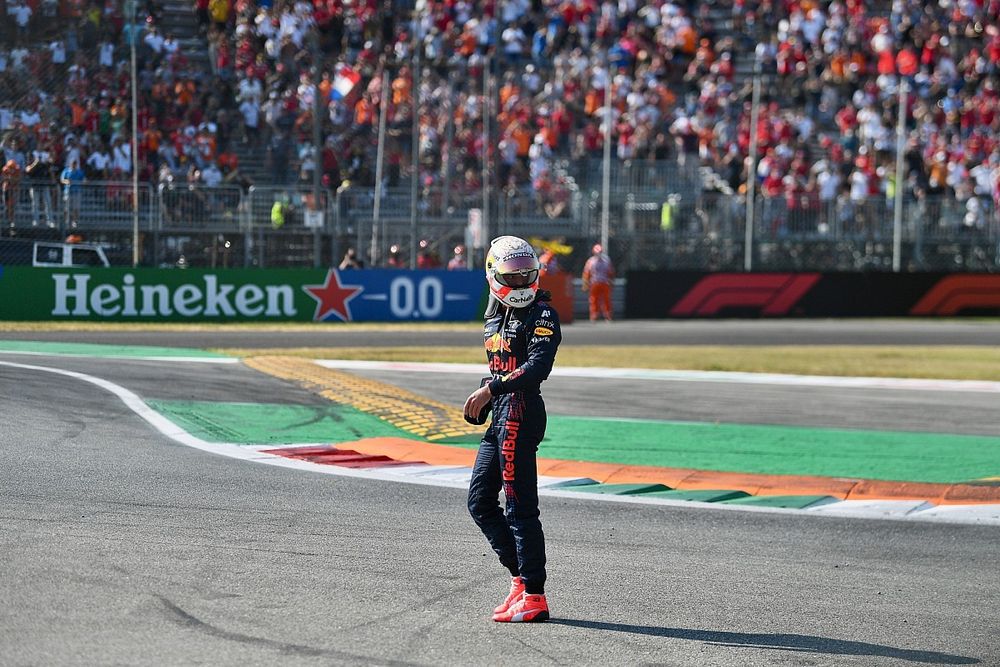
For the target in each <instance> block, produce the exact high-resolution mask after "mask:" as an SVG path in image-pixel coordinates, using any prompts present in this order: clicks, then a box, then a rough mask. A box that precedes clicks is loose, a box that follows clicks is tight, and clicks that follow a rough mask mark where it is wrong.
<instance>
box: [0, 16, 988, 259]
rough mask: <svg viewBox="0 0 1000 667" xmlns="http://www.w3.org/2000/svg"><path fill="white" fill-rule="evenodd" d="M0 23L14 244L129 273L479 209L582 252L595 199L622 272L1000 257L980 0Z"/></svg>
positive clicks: (415, 234)
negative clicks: (134, 266) (83, 244)
mask: <svg viewBox="0 0 1000 667" xmlns="http://www.w3.org/2000/svg"><path fill="white" fill-rule="evenodd" d="M0 11H3V12H4V14H5V20H4V21H3V22H0V25H2V28H0V29H2V34H0V132H2V144H0V151H2V160H3V165H4V167H3V177H2V178H3V192H2V194H3V207H2V212H3V221H2V224H3V230H4V235H5V236H8V237H20V238H55V237H64V236H66V235H68V234H69V233H70V232H74V233H79V234H83V235H84V236H86V237H87V239H88V240H92V241H102V242H105V243H107V244H108V245H109V249H110V250H111V253H110V256H112V257H115V258H118V259H119V260H120V261H125V260H126V259H127V258H129V257H131V253H132V249H131V244H132V236H131V230H132V228H133V225H136V224H137V225H138V227H139V230H140V231H141V237H140V243H141V247H142V252H141V261H142V263H144V264H155V265H160V264H172V263H174V262H176V261H178V260H179V259H180V258H181V256H183V258H184V261H185V263H188V264H189V265H212V266H216V265H222V264H225V265H235V266H243V265H248V266H288V265H305V266H310V265H314V264H317V263H319V264H324V265H330V264H334V263H336V262H335V261H334V259H335V258H339V255H340V254H341V249H342V248H344V247H346V246H349V245H350V246H356V247H359V248H363V249H365V253H364V254H366V255H368V259H369V260H371V261H372V263H373V264H375V265H378V264H381V263H382V262H384V261H385V259H386V258H387V257H388V248H389V246H390V245H399V246H401V247H402V248H404V249H406V248H415V247H416V241H417V239H418V238H421V239H428V240H430V242H431V245H432V247H434V248H436V249H437V250H438V251H439V252H440V254H441V255H442V257H443V256H445V255H446V254H447V249H449V248H451V247H452V246H453V245H454V244H455V243H457V242H461V241H463V240H464V238H465V228H466V225H467V222H468V220H469V219H470V211H475V210H481V211H482V212H483V217H484V218H485V219H486V221H487V222H488V224H489V228H490V232H491V233H505V232H514V233H521V234H524V235H533V236H542V237H562V238H565V239H566V240H567V241H568V242H569V243H570V244H571V245H575V246H576V247H578V248H579V249H580V251H579V253H578V254H579V257H576V256H574V257H573V258H571V259H569V260H568V261H567V262H566V264H567V265H568V266H570V267H574V266H575V265H577V264H579V263H581V262H582V260H583V259H584V258H585V252H584V249H585V248H587V247H589V245H588V241H589V240H592V239H595V238H599V237H600V236H601V234H602V232H604V231H605V230H604V229H602V223H603V222H604V220H603V219H602V217H603V216H602V211H603V210H604V208H605V201H604V198H605V197H607V210H608V212H609V216H608V221H607V224H608V227H607V229H606V233H607V234H608V235H609V240H610V242H609V247H610V249H611V253H612V255H613V257H615V259H616V261H617V263H618V265H619V266H620V267H622V268H625V269H627V268H664V267H671V268H697V269H739V268H743V267H744V263H745V260H746V259H747V253H746V252H745V243H746V239H747V234H746V225H747V222H748V221H750V222H751V224H752V225H753V227H752V238H753V248H752V251H753V252H752V253H750V256H749V257H750V259H751V260H752V266H753V268H754V269H759V270H768V269H828V270H840V269H844V270H855V269H864V270H867V269H871V270H890V269H891V268H892V267H893V252H894V247H893V241H894V235H897V236H895V238H898V240H899V241H900V246H899V256H898V257H897V259H898V260H899V265H900V268H902V269H903V270H930V269H933V270H995V269H996V268H997V265H998V257H1000V250H998V246H1000V215H998V202H1000V144H998V139H997V137H1000V69H998V68H1000V27H998V26H1000V0H963V1H959V2H955V1H952V0H943V1H942V2H938V3H934V4H930V3H925V2H920V1H917V0H893V1H892V2H888V1H880V0H876V1H869V2H862V1H861V0H833V1H830V0H726V1H719V2H701V3H693V2H670V1H659V0H657V1H655V2H639V1H637V0H619V1H617V2H598V1H597V0H533V1H532V2H528V0H506V1H505V2H502V3H494V2H479V1H477V0H456V1H453V2H442V1H438V0H417V2H416V4H415V5H414V3H412V2H405V1H397V0H363V1H359V2H350V3H345V2H340V1H339V0H330V1H328V2H323V1H321V0H315V1H314V2H309V1H307V0H299V1H298V2H291V1H288V0H270V1H267V2H265V1H261V0H235V1H229V0H190V1H185V0H162V1H161V0H147V2H146V3H144V4H138V3H135V2H134V0H130V1H128V2H117V1H115V0H112V1H109V2H105V3H98V2H93V1H88V0H0ZM133 12H134V13H135V19H132V18H131V17H132V15H133ZM133 40H134V44H135V46H136V69H135V72H134V75H135V81H136V93H137V98H138V105H137V110H136V111H137V113H136V126H137V132H136V144H137V147H138V154H137V159H136V160H135V165H136V166H137V173H136V175H137V177H138V179H137V180H138V187H137V188H136V190H137V191H138V194H139V197H138V210H137V211H133V200H132V194H133V184H132V182H131V180H130V179H131V178H132V176H133V169H134V167H133V159H132V157H133V156H132V154H131V148H130V146H131V142H132V123H131V118H130V116H131V111H132V109H131V102H130V99H131V95H132V85H131V81H132V75H133V72H132V69H131V58H130V56H131V48H130V46H131V44H132V43H133ZM755 72H756V74H755ZM755 78H756V79H757V82H758V83H759V89H760V95H759V97H758V98H756V99H757V100H758V104H756V105H755V104H753V102H754V100H755V96H754V95H753V89H754V80H755ZM901 86H902V89H901ZM900 100H902V101H903V107H902V109H900V104H899V102H900ZM414 116H416V117H414ZM317 118H318V120H319V122H318V124H317V123H316V122H314V121H315V119H317ZM605 118H607V120H608V121H609V122H608V124H609V125H610V126H611V145H610V146H611V150H610V163H609V165H608V167H607V168H608V169H609V172H610V173H609V179H608V181H609V183H608V187H607V191H605V179H604V170H605V163H604V160H603V157H604V140H603V134H604V132H603V127H604V120H605ZM754 118H756V124H755V125H754V126H753V127H751V123H752V119H754ZM900 118H903V126H902V128H900V126H899V119H900ZM380 128H382V131H380ZM900 129H901V130H902V131H901V132H900ZM900 137H901V138H902V141H900ZM751 154H752V155H753V157H754V158H755V159H754V160H752V164H751ZM380 158H381V159H380ZM379 174H380V176H381V179H380V182H379V184H378V188H377V189H378V192H379V193H380V197H379V201H378V204H379V205H378V206H377V207H376V205H375V203H376V202H375V199H376V178H377V176H378V175H379ZM748 185H751V187H750V188H749V189H750V191H751V192H752V193H753V195H754V196H753V203H752V207H751V211H750V213H749V214H748V212H747V203H746V202H747V193H748ZM900 206H901V207H902V208H901V209H899V208H898V207H900ZM276 208H277V209H280V210H281V211H282V215H281V216H280V217H281V224H278V221H277V219H275V218H274V217H273V216H272V211H273V210H275V209H276ZM376 208H378V214H377V215H378V219H377V221H376V220H375V218H374V216H375V215H376V212H375V210H376ZM897 209H898V210H897ZM313 211H322V212H324V213H325V216H324V217H323V220H322V223H321V226H320V227H309V226H307V225H306V223H307V222H310V221H312V222H315V221H316V220H317V218H316V216H314V215H310V213H311V212H313ZM136 213H137V215H136ZM900 213H901V215H899V214H900ZM894 218H896V219H897V221H899V222H901V227H900V228H899V229H898V230H895V229H894V226H893V223H894ZM376 222H377V224H376ZM220 248H224V249H225V250H224V251H221V250H219V249H220ZM0 261H2V258H0Z"/></svg>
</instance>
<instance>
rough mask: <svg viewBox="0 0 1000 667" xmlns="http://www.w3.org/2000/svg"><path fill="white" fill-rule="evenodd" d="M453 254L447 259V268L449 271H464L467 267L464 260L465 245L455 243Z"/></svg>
mask: <svg viewBox="0 0 1000 667" xmlns="http://www.w3.org/2000/svg"><path fill="white" fill-rule="evenodd" d="M453 252H454V254H453V256H452V258H451V259H449V260H448V270H449V271H464V270H466V269H468V268H469V266H468V262H466V260H465V246H463V245H457V246H455V250H454V251H453Z"/></svg>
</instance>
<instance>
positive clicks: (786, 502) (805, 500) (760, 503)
mask: <svg viewBox="0 0 1000 667" xmlns="http://www.w3.org/2000/svg"><path fill="white" fill-rule="evenodd" d="M722 502H723V504H726V505H751V506H755V507H784V508H788V509H797V510H801V509H805V508H807V507H812V506H813V505H825V504H827V503H833V502H837V499H836V498H834V497H833V496H749V497H747V498H736V499H735V500H724V501H722Z"/></svg>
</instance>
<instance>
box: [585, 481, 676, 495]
mask: <svg viewBox="0 0 1000 667" xmlns="http://www.w3.org/2000/svg"><path fill="white" fill-rule="evenodd" d="M570 490H572V491H583V492H585V493H604V494H607V495H610V496H637V495H646V494H649V493H653V492H655V491H669V490H670V488H669V487H667V486H664V485H663V484H581V485H579V486H574V487H572V488H571V489H570Z"/></svg>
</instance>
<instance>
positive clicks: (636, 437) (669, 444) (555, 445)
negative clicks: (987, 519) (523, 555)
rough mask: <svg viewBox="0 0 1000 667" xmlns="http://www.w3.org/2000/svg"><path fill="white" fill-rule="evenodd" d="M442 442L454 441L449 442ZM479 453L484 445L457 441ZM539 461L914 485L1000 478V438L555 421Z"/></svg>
mask: <svg viewBox="0 0 1000 667" xmlns="http://www.w3.org/2000/svg"><path fill="white" fill-rule="evenodd" d="M440 442H445V443H447V442H449V441H448V440H445V441H440ZM453 443H454V444H457V445H461V446H465V447H477V446H478V441H476V442H471V441H470V439H469V438H463V439H459V438H455V439H454V441H453ZM538 455H539V456H541V457H545V458H549V459H570V460H576V461H593V462H601V463H621V464H628V465H644V466H664V467H671V468H694V469H697V470H720V471H732V472H747V473H761V474H779V475H816V476H820V477H850V478H860V479H884V480H899V481H909V482H942V483H944V482H952V483H954V482H964V481H968V480H973V479H979V478H983V477H991V476H994V475H997V474H1000V438H996V437H986V436H973V435H948V434H940V433H906V432H900V431H864V430H848V429H832V428H811V427H799V426H767V425H758V424H715V423H694V422H657V421H636V420H624V419H622V420H617V419H597V418H585V417H559V416H550V417H549V421H548V428H547V430H546V435H545V440H544V441H543V442H542V444H541V447H539V449H538Z"/></svg>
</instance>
